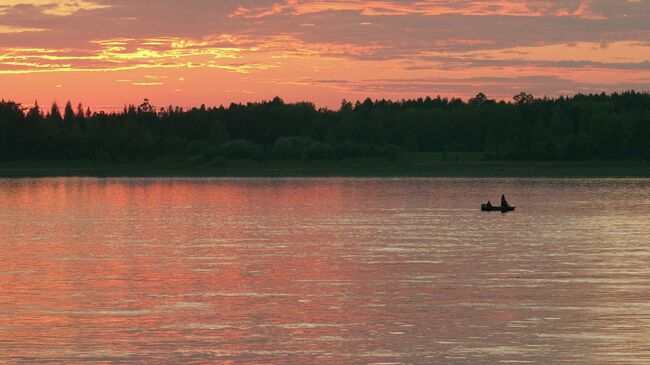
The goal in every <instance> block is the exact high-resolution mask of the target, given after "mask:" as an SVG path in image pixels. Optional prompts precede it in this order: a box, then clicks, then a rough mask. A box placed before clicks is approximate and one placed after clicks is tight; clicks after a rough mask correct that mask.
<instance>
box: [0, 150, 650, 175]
mask: <svg viewBox="0 0 650 365" xmlns="http://www.w3.org/2000/svg"><path fill="white" fill-rule="evenodd" d="M69 176H81V177H585V178H587V177H650V163H648V162H643V161H587V162H584V161H563V162H521V161H482V160H481V159H480V158H479V157H478V156H477V155H473V154H457V155H442V154H424V153H420V154H409V155H404V156H401V157H399V158H397V159H395V160H387V159H383V158H364V159H346V160H332V161H329V160H327V161H296V160H289V161H277V160H271V161H225V162H223V164H220V165H219V166H214V165H211V164H204V165H190V164H189V163H183V162H178V161H163V160H158V161H152V162H141V163H97V162H94V161H74V162H70V161H12V162H2V163H0V177H3V178H21V177H69Z"/></svg>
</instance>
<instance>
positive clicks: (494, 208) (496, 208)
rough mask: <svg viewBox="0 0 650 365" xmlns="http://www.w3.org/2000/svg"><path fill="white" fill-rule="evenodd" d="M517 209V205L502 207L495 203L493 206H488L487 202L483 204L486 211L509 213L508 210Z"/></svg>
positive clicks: (483, 209)
mask: <svg viewBox="0 0 650 365" xmlns="http://www.w3.org/2000/svg"><path fill="white" fill-rule="evenodd" d="M515 209H516V207H511V206H507V207H502V206H500V205H493V206H488V205H487V204H481V210H482V211H484V212H501V213H507V212H512V211H514V210H515Z"/></svg>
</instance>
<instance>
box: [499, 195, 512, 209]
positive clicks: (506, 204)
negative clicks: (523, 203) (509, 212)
mask: <svg viewBox="0 0 650 365" xmlns="http://www.w3.org/2000/svg"><path fill="white" fill-rule="evenodd" d="M509 206H510V204H508V201H507V200H506V195H505V194H503V195H501V208H507V207H509Z"/></svg>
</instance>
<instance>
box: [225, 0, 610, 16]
mask: <svg viewBox="0 0 650 365" xmlns="http://www.w3.org/2000/svg"><path fill="white" fill-rule="evenodd" d="M566 3H567V2H566V1H565V2H558V1H505V0H480V1H479V0H475V1H471V0H445V1H441V0H419V1H381V0H375V1H358V0H330V1H316V0H285V1H284V2H277V3H274V4H269V5H266V6H257V7H250V8H248V7H245V6H240V7H238V8H237V10H236V11H235V12H233V13H232V14H231V16H233V17H237V16H243V17H248V18H263V17H268V16H276V15H282V14H289V15H304V14H312V13H324V12H341V11H350V12H358V13H360V14H362V15H365V16H399V15H425V16H438V15H464V16H495V15H506V16H524V17H539V16H546V15H558V16H575V17H582V18H588V19H601V18H603V16H602V15H600V14H596V13H594V12H593V11H592V10H591V3H590V2H589V1H587V0H583V1H581V2H578V3H577V7H575V9H574V7H572V6H571V5H570V4H571V3H575V1H569V2H568V3H569V5H568V6H567V5H565V4H566Z"/></svg>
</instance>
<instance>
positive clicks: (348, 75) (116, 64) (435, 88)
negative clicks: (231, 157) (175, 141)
mask: <svg viewBox="0 0 650 365" xmlns="http://www.w3.org/2000/svg"><path fill="white" fill-rule="evenodd" d="M629 89H635V90H649V89H650V0H518V1H504V0H480V1H479V0H446V1H442V0H419V1H393V0H373V1H360V0H326V1H312V0H245V1H232V0H137V1H134V0H59V1H54V0H0V99H3V98H4V99H10V100H14V101H16V102H20V103H23V104H25V105H27V106H29V105H30V104H33V103H34V100H38V101H39V103H40V104H46V105H47V104H49V103H51V102H53V101H57V102H58V103H64V102H65V101H67V100H71V101H73V102H74V103H77V102H82V103H83V104H84V105H87V106H90V107H92V108H93V109H95V110H97V109H99V110H118V109H121V108H122V107H123V106H124V105H125V104H128V103H134V104H139V103H140V102H141V101H142V100H143V99H144V98H148V99H149V100H151V103H152V104H153V105H156V106H167V105H178V106H185V107H189V106H198V105H201V104H206V105H210V106H211V105H221V104H223V105H227V104H229V103H231V102H248V101H260V100H268V99H271V98H273V97H274V96H280V97H282V98H283V99H284V100H285V101H289V102H294V101H311V102H314V103H315V104H316V105H317V106H326V107H331V108H336V107H338V106H339V105H340V103H341V100H342V99H344V98H345V99H347V100H352V101H355V100H363V99H365V98H366V97H370V98H372V99H382V98H386V99H402V98H413V97H423V96H427V95H429V96H437V95H441V96H443V97H462V98H469V97H471V96H473V95H476V94H477V93H478V92H484V93H485V94H487V95H488V97H490V98H494V99H504V100H511V98H512V96H513V95H515V94H517V93H519V92H521V91H525V92H528V93H532V94H533V95H535V96H544V95H546V96H550V97H554V96H559V95H572V94H575V93H579V92H580V93H588V92H602V91H605V92H613V91H622V90H629Z"/></svg>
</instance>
